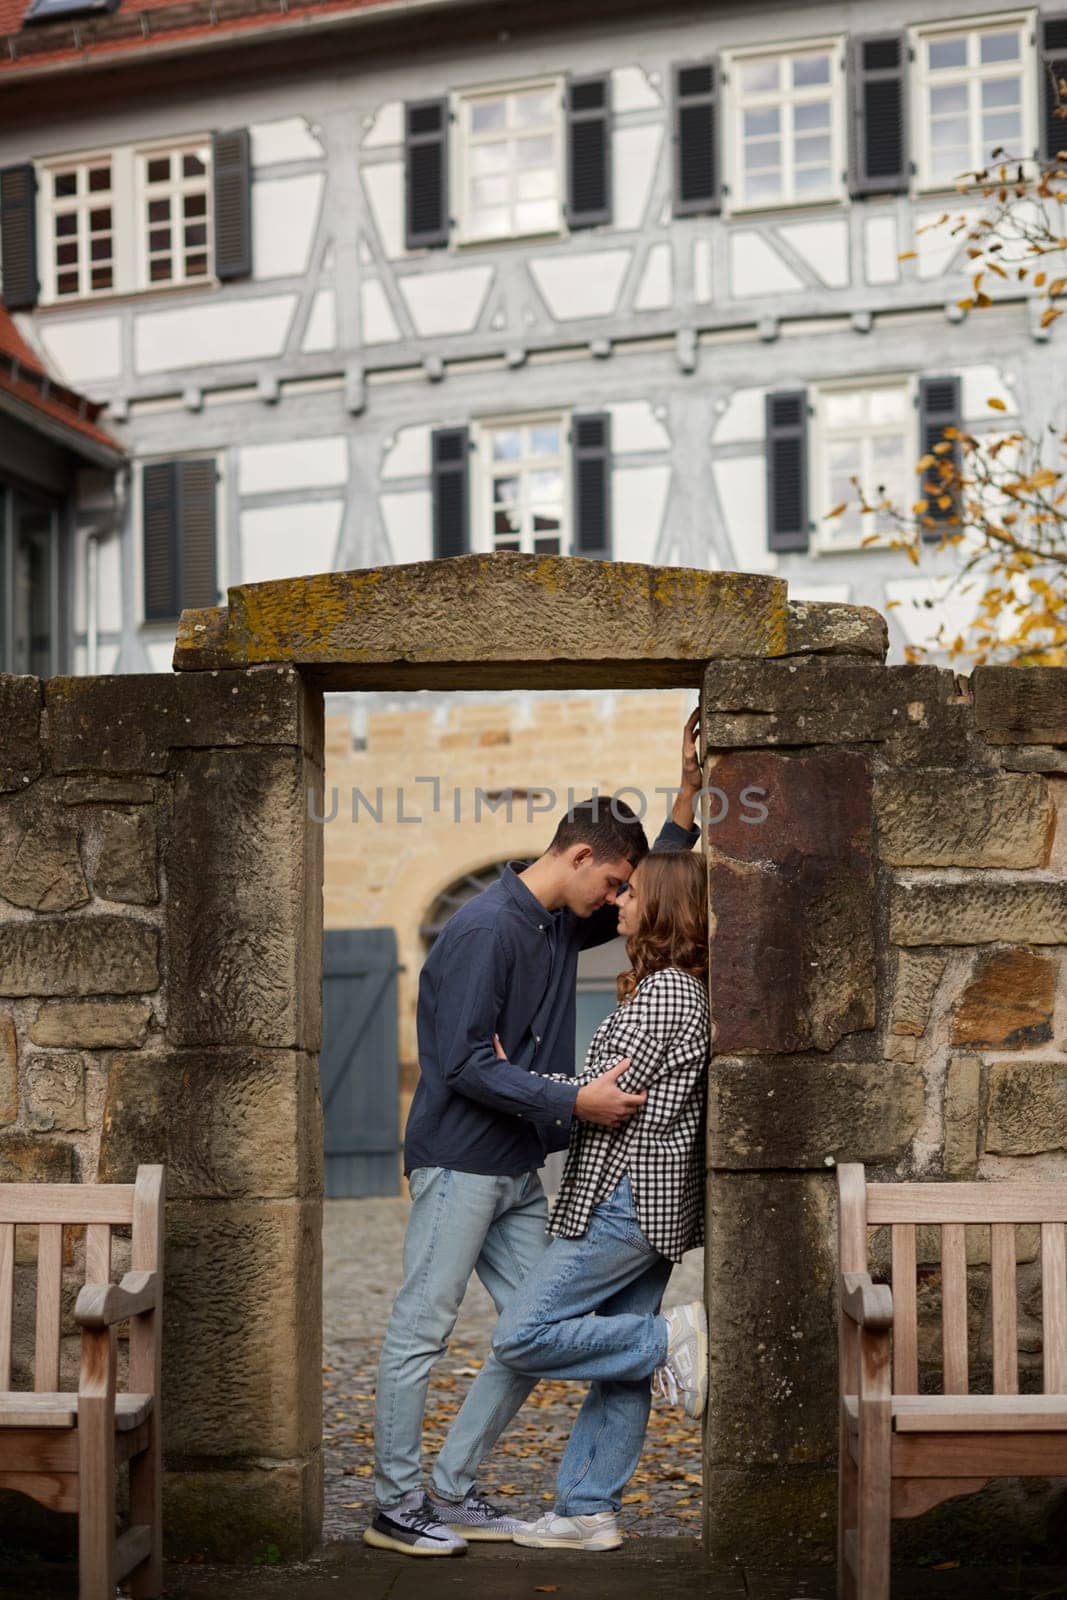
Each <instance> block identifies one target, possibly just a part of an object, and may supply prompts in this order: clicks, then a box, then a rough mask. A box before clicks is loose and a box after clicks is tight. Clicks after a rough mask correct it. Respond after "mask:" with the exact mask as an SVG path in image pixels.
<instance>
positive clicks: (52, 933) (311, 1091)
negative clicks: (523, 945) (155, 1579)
mask: <svg viewBox="0 0 1067 1600" xmlns="http://www.w3.org/2000/svg"><path fill="white" fill-rule="evenodd" d="M322 759H323V753H322V698H321V696H320V695H317V694H315V693H313V692H310V691H309V690H308V689H307V688H306V686H305V685H304V684H303V682H302V680H301V679H300V677H299V675H298V674H297V673H296V672H295V671H293V670H292V669H290V668H285V667H283V668H277V667H266V668H253V669H250V670H247V671H238V672H216V673H204V674H198V675H187V676H185V677H174V678H169V679H168V678H159V677H157V676H154V675H149V676H146V677H129V676H126V677H121V678H96V679H83V678H82V679H75V678H52V679H49V680H48V681H47V682H45V683H39V682H38V681H37V680H36V679H33V678H10V677H8V678H2V677H0V1181H3V1182H43V1183H55V1182H71V1181H75V1182H93V1181H96V1180H98V1179H99V1181H102V1182H119V1183H124V1182H129V1181H132V1179H133V1177H134V1173H135V1170H136V1167H137V1164H138V1162H143V1161H147V1162H151V1161H162V1162H165V1163H166V1167H167V1197H168V1199H167V1218H166V1256H165V1269H164V1270H165V1299H164V1304H165V1308H166V1314H165V1338H164V1374H163V1397H164V1407H163V1430H164V1431H163V1439H164V1449H165V1459H166V1477H165V1486H164V1516H165V1525H166V1530H167V1545H168V1550H169V1552H170V1554H172V1555H175V1556H181V1555H187V1554H194V1553H205V1554H207V1555H209V1556H216V1557H217V1556H223V1557H225V1556H236V1557H242V1556H245V1557H247V1556H249V1555H251V1553H252V1552H253V1551H255V1550H262V1548H263V1546H264V1545H265V1544H266V1543H267V1542H272V1543H275V1544H277V1545H278V1547H279V1548H280V1549H281V1550H282V1551H283V1552H284V1553H286V1554H287V1555H290V1556H293V1555H297V1554H300V1553H303V1552H306V1551H307V1550H308V1549H309V1548H311V1547H312V1546H313V1545H314V1544H315V1542H316V1540H317V1537H318V1530H319V1526H320V1519H321V1471H322V1463H321V1445H320V1441H321V1400H320V1383H321V1374H320V1364H321V1354H320V1346H321V1336H320V1322H319V1317H318V1303H319V1299H320V1274H321V1265H320V1263H321V1192H322V1114H321V1107H320V1103H319V1089H318V1049H319V1043H320V1026H321V1021H320V1001H321V975H320V972H321V938H320V933H319V930H320V927H321V920H322V898H321V885H322V858H321V851H322V830H321V828H319V827H317V826H315V825H313V824H311V823H309V821H308V820H307V805H306V795H307V791H308V790H309V789H310V790H311V791H312V793H313V794H314V795H316V796H318V800H317V802H316V803H317V804H321V788H322ZM77 1232H78V1230H75V1229H68V1230H67V1235H66V1241H65V1243H66V1258H65V1259H66V1262H67V1272H66V1276H67V1284H66V1286H65V1293H64V1319H65V1320H64V1326H63V1333H64V1337H63V1350H62V1374H61V1382H62V1384H63V1386H64V1387H65V1388H76V1387H77V1361H78V1336H77V1332H76V1329H75V1326H74V1322H73V1300H74V1290H75V1287H76V1285H77V1284H78V1283H80V1282H82V1281H84V1264H83V1256H82V1251H83V1249H84V1245H83V1243H82V1241H81V1240H80V1239H78V1238H77V1237H76V1235H77ZM23 1234H25V1235H26V1237H25V1238H24V1239H23V1238H22V1235H23ZM31 1235H32V1230H29V1229H26V1230H21V1229H20V1248H19V1252H18V1266H17V1269H16V1270H17V1273H18V1275H19V1278H20V1282H19V1284H18V1286H17V1292H16V1343H15V1382H16V1384H18V1385H19V1386H24V1385H27V1384H29V1383H30V1382H31V1379H32V1360H33V1346H32V1336H33V1320H32V1314H33V1305H32V1292H31V1290H32V1280H33V1274H34V1271H35V1266H34V1263H35V1260H36V1255H35V1247H34V1241H33V1239H32V1236H31ZM124 1248H125V1249H126V1250H127V1251H128V1243H127V1242H126V1241H124V1240H122V1239H121V1238H119V1239H117V1241H116V1263H115V1264H116V1268H117V1269H118V1270H121V1269H122V1267H123V1265H124V1259H123V1250H124ZM309 1307H311V1308H312V1309H311V1311H310V1312H309V1310H308V1308H309ZM22 1504H23V1506H25V1502H23V1503H22ZM220 1505H222V1506H225V1507H226V1514H225V1515H224V1516H223V1515H220V1514H219V1507H220Z"/></svg>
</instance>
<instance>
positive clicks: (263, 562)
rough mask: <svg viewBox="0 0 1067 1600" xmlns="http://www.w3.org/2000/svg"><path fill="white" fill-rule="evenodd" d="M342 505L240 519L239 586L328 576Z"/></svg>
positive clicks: (277, 509) (246, 514)
mask: <svg viewBox="0 0 1067 1600" xmlns="http://www.w3.org/2000/svg"><path fill="white" fill-rule="evenodd" d="M343 511H344V501H343V500H318V501H314V502H312V503H311V504H304V505H301V504H300V503H299V502H294V504H292V505H287V506H266V507H263V508H261V509H259V510H256V511H242V513H241V577H240V580H239V581H240V582H241V583H265V582H267V581H268V580H270V579H272V578H298V577H306V576H310V575H311V574H312V573H316V572H331V571H332V570H333V564H334V552H335V551H336V549H337V536H338V534H339V533H340V531H341V516H342V513H343Z"/></svg>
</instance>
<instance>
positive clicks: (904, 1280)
mask: <svg viewBox="0 0 1067 1600" xmlns="http://www.w3.org/2000/svg"><path fill="white" fill-rule="evenodd" d="M918 1389H919V1331H918V1308H917V1301H916V1266H915V1225H914V1223H910V1222H898V1223H894V1225H893V1390H894V1392H895V1393H896V1394H917V1393H918Z"/></svg>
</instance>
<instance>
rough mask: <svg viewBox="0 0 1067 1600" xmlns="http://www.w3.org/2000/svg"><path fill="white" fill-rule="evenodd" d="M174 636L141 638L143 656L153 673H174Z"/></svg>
mask: <svg viewBox="0 0 1067 1600" xmlns="http://www.w3.org/2000/svg"><path fill="white" fill-rule="evenodd" d="M175 638H176V635H175V634H173V633H171V634H165V635H163V636H162V637H159V636H157V637H155V638H153V639H145V638H142V640H141V643H142V644H143V645H144V651H145V655H146V656H147V657H148V660H149V663H150V665H151V668H152V671H153V672H173V671H174V640H175Z"/></svg>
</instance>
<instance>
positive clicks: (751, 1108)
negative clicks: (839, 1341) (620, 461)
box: [704, 656, 1067, 1558]
mask: <svg viewBox="0 0 1067 1600" xmlns="http://www.w3.org/2000/svg"><path fill="white" fill-rule="evenodd" d="M704 723H705V730H706V736H707V741H708V748H709V757H708V766H709V774H710V776H709V782H710V783H712V784H718V783H722V784H723V787H732V786H735V785H737V784H752V785H758V786H759V787H760V788H761V789H762V790H763V791H764V803H765V805H766V806H767V808H768V815H767V818H766V820H765V822H764V823H763V825H762V826H758V827H750V828H748V829H746V828H744V827H742V826H741V825H738V826H737V827H736V828H734V829H730V828H721V829H712V830H710V831H709V865H710V904H711V911H712V920H713V931H712V942H711V998H712V1009H713V1015H714V1019H715V1028H716V1032H715V1048H716V1052H717V1053H716V1057H715V1059H714V1060H713V1062H712V1069H711V1097H710V1117H709V1142H708V1160H709V1181H708V1204H709V1247H708V1253H707V1263H708V1267H707V1270H708V1296H709V1305H710V1308H711V1327H712V1393H711V1404H710V1407H709V1421H708V1433H707V1440H708V1475H707V1496H706V1502H705V1503H706V1508H707V1519H708V1522H707V1526H708V1537H709V1542H710V1545H711V1548H712V1550H713V1552H715V1553H717V1554H719V1555H724V1556H725V1555H731V1554H734V1553H736V1552H737V1551H738V1550H739V1549H743V1548H745V1547H746V1545H748V1546H751V1543H752V1542H754V1541H758V1542H759V1545H760V1548H762V1549H763V1550H764V1551H767V1552H768V1553H775V1552H776V1553H777V1554H778V1555H780V1556H782V1557H783V1558H786V1557H790V1556H791V1557H793V1558H796V1557H797V1556H798V1554H799V1552H800V1551H801V1550H803V1549H807V1550H808V1551H809V1552H811V1553H813V1554H814V1553H815V1552H816V1551H817V1550H821V1551H824V1552H825V1551H827V1550H828V1548H829V1544H830V1540H831V1537H832V1531H833V1527H834V1497H835V1471H834V1452H835V1424H834V1399H833V1396H834V1392H835V1385H836V1366H837V1357H836V1349H835V1346H834V1342H833V1325H834V1302H833V1295H834V1262H833V1251H834V1238H835V1235H834V1227H833V1218H832V1210H833V1174H832V1170H831V1169H832V1168H833V1166H834V1165H835V1163H836V1162H837V1161H838V1160H848V1161H863V1162H865V1163H867V1166H868V1176H869V1177H870V1178H871V1179H873V1180H875V1181H877V1180H879V1179H882V1180H886V1179H890V1178H901V1179H922V1178H929V1179H949V1178H975V1177H977V1178H981V1179H990V1180H1002V1181H1003V1180H1005V1179H1011V1178H1013V1177H1016V1176H1023V1175H1025V1176H1028V1177H1048V1178H1053V1177H1055V1178H1058V1179H1060V1180H1062V1179H1063V1177H1064V1175H1065V1174H1067V971H1065V968H1067V875H1065V871H1064V869H1065V866H1067V778H1065V776H1064V773H1063V767H1064V757H1065V753H1067V751H1065V747H1067V671H1065V670H1063V669H1057V668H1047V669H1039V670H1035V671H1019V670H1012V669H1008V668H992V667H985V668H978V669H976V670H975V671H974V673H973V674H972V675H971V677H970V679H966V678H958V677H956V676H955V675H954V674H953V673H952V672H951V671H948V670H944V669H937V668H926V667H918V668H917V667H885V666H881V665H878V664H875V663H872V662H870V661H867V660H860V659H849V658H847V657H844V656H840V657H836V658H822V659H820V658H818V657H814V656H813V657H811V658H810V659H808V660H803V661H795V660H793V661H790V660H784V661H764V662H752V661H746V662H734V663H731V662H719V663H714V664H712V665H710V666H709V668H708V671H707V674H706V677H705V688H704ZM727 779H728V780H729V781H728V782H727V781H725V780H727ZM967 1232H968V1260H969V1263H970V1273H971V1284H970V1316H971V1363H972V1376H973V1381H974V1383H975V1386H976V1387H982V1385H983V1383H986V1382H988V1377H989V1368H990V1362H991V1343H990V1341H991V1328H990V1299H989V1240H988V1230H982V1229H978V1228H968V1230H967ZM886 1233H887V1230H884V1229H883V1230H877V1231H876V1233H875V1235H874V1237H873V1238H872V1248H873V1259H874V1260H875V1261H876V1262H878V1263H880V1264H881V1266H882V1268H883V1271H887V1270H888V1265H889V1262H888V1239H887V1238H885V1237H881V1235H884V1234H886ZM926 1233H927V1235H928V1237H926V1238H924V1239H923V1240H920V1247H919V1250H920V1267H921V1272H920V1278H921V1285H920V1315H921V1318H922V1329H921V1337H920V1355H921V1357H922V1362H923V1368H922V1381H923V1382H924V1383H929V1384H931V1385H932V1386H934V1387H937V1386H938V1383H939V1377H940V1374H939V1360H940V1322H939V1309H940V1307H939V1301H940V1289H939V1284H940V1278H939V1275H938V1270H937V1269H938V1249H937V1238H938V1236H937V1234H936V1232H935V1230H933V1229H930V1230H926ZM1018 1244H1019V1260H1020V1269H1019V1279H1020V1305H1021V1308H1022V1309H1021V1340H1022V1348H1023V1351H1024V1355H1023V1357H1022V1359H1023V1363H1024V1365H1023V1381H1024V1384H1025V1383H1026V1382H1027V1381H1029V1382H1030V1383H1031V1384H1033V1385H1035V1386H1037V1387H1039V1386H1040V1359H1041V1358H1040V1351H1041V1327H1040V1306H1039V1299H1038V1298H1037V1292H1036V1273H1037V1267H1036V1265H1035V1264H1034V1263H1035V1259H1036V1256H1037V1251H1038V1240H1037V1230H1036V1229H1025V1228H1023V1229H1019V1230H1018ZM1004 1492H1005V1491H1004V1487H1003V1486H994V1488H993V1489H992V1490H990V1491H988V1493H989V1495H990V1496H991V1497H993V1498H996V1501H997V1504H998V1505H1001V1506H1003V1503H1004ZM983 1498H984V1497H982V1496H980V1497H978V1499H977V1500H976V1501H975V1502H958V1503H957V1505H956V1507H955V1508H953V1507H952V1506H947V1507H945V1508H943V1509H942V1510H941V1511H939V1512H938V1513H937V1515H938V1516H939V1517H940V1518H942V1519H944V1518H946V1517H948V1518H952V1517H961V1516H962V1517H963V1518H965V1519H968V1526H969V1527H971V1528H972V1533H973V1537H975V1538H980V1536H981V1527H982V1521H981V1515H980V1514H979V1510H978V1507H979V1503H980V1502H981V1501H982V1500H983ZM987 1503H991V1500H990V1501H989V1502H987ZM961 1507H962V1510H961ZM772 1512H773V1515H772V1514H771V1513H772ZM1061 1514H1062V1513H1061ZM1013 1515H1015V1516H1017V1517H1018V1518H1019V1519H1020V1521H1022V1522H1023V1523H1024V1524H1025V1526H1026V1528H1027V1529H1028V1531H1030V1532H1036V1533H1040V1531H1041V1529H1042V1528H1044V1527H1046V1526H1047V1525H1048V1519H1049V1517H1050V1516H1051V1515H1053V1513H1051V1512H1050V1510H1049V1501H1048V1497H1047V1496H1045V1497H1042V1496H1041V1495H1040V1494H1037V1493H1035V1492H1034V1491H1033V1490H1032V1489H1031V1492H1030V1493H1028V1494H1027V1495H1026V1496H1025V1498H1020V1500H1019V1501H1018V1503H1017V1504H1016V1505H1015V1507H1014V1510H1013ZM903 1527H904V1531H903V1532H902V1533H901V1534H900V1535H899V1536H900V1539H901V1543H902V1544H904V1545H906V1544H907V1540H908V1537H909V1532H910V1529H912V1528H915V1529H916V1530H917V1531H916V1534H915V1535H914V1536H913V1537H917V1538H918V1539H919V1540H920V1541H925V1545H924V1548H928V1547H929V1539H930V1537H931V1533H930V1526H929V1523H926V1524H925V1525H923V1524H906V1525H903ZM974 1530H977V1531H974Z"/></svg>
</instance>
